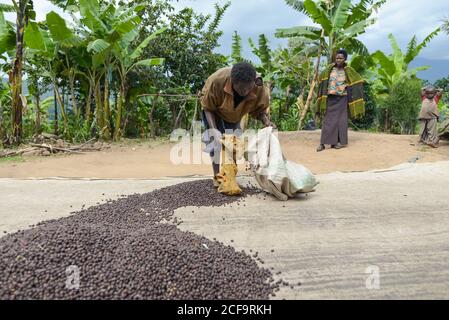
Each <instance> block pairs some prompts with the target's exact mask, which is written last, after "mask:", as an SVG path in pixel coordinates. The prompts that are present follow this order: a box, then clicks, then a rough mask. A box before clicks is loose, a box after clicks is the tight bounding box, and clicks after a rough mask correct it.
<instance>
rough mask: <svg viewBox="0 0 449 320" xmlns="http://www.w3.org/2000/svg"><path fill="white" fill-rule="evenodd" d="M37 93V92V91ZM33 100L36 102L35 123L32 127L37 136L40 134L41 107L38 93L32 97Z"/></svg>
mask: <svg viewBox="0 0 449 320" xmlns="http://www.w3.org/2000/svg"><path fill="white" fill-rule="evenodd" d="M37 92H39V89H38V90H37ZM34 99H35V101H36V123H35V125H34V131H35V133H36V134H39V133H40V132H41V107H40V96H39V93H37V94H36V95H35V96H34Z"/></svg>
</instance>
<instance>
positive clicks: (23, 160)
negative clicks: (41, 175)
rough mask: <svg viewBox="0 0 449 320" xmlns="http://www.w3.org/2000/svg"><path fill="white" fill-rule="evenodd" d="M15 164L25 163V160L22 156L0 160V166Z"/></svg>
mask: <svg viewBox="0 0 449 320" xmlns="http://www.w3.org/2000/svg"><path fill="white" fill-rule="evenodd" d="M15 162H25V159H24V158H23V157H22V156H12V157H5V158H0V164H2V163H15Z"/></svg>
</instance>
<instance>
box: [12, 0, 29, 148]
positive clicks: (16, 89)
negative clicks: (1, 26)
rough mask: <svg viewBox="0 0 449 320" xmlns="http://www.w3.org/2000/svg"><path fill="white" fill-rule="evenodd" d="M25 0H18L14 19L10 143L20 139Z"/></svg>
mask: <svg viewBox="0 0 449 320" xmlns="http://www.w3.org/2000/svg"><path fill="white" fill-rule="evenodd" d="M27 3H28V1H27V0H20V1H19V7H18V11H17V19H16V32H17V34H16V58H15V59H14V63H13V64H14V65H13V70H12V82H11V87H12V90H11V91H12V112H11V117H12V119H11V120H12V123H11V124H12V136H11V139H12V141H11V142H12V143H13V144H17V145H18V144H20V142H21V139H22V109H23V105H22V99H21V95H22V72H23V36H24V31H25V20H26V15H25V9H26V6H27Z"/></svg>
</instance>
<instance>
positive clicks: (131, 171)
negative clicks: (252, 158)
mask: <svg viewBox="0 0 449 320" xmlns="http://www.w3.org/2000/svg"><path fill="white" fill-rule="evenodd" d="M279 138H280V141H281V144H282V147H283V152H284V154H285V156H286V157H287V159H289V160H291V161H294V162H297V163H300V164H302V165H304V166H306V167H307V168H309V169H310V170H312V172H313V173H315V174H323V173H330V172H336V171H340V172H353V171H367V170H375V169H384V168H389V167H392V166H395V165H398V164H401V163H406V162H417V163H422V162H435V161H444V160H449V142H447V141H442V142H441V145H440V148H438V149H431V148H429V147H426V146H422V145H418V144H417V143H416V141H417V136H397V135H386V134H373V133H366V132H352V131H351V132H350V133H349V139H350V145H349V147H348V148H345V149H341V150H334V149H326V150H325V151H324V152H320V153H318V152H316V147H317V146H318V144H319V140H320V131H313V132H312V131H301V132H282V133H280V134H279ZM174 145H175V144H174V143H169V142H160V141H159V142H153V141H147V142H142V143H132V144H131V145H130V144H121V145H114V146H113V147H112V148H111V149H109V150H105V151H101V152H94V153H87V154H82V155H61V156H52V157H46V158H44V157H29V158H24V161H22V162H10V161H0V177H1V178H29V177H35V178H43V177H65V178H82V177H89V178H101V179H110V178H116V179H120V178H138V179H152V178H159V177H183V176H191V175H210V174H211V168H210V165H208V164H200V165H193V164H190V165H173V164H172V162H171V161H170V151H171V149H172V147H173V146H174ZM203 155H204V156H206V154H204V153H203ZM205 158H207V157H205Z"/></svg>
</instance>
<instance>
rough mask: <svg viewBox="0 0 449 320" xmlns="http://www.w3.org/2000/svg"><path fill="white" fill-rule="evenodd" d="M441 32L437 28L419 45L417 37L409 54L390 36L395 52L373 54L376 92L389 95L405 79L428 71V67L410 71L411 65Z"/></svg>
mask: <svg viewBox="0 0 449 320" xmlns="http://www.w3.org/2000/svg"><path fill="white" fill-rule="evenodd" d="M439 32H440V28H437V29H436V30H434V31H433V32H431V33H430V34H429V35H428V36H427V37H426V38H425V39H424V40H423V41H422V42H421V43H420V44H417V39H416V36H413V38H412V39H411V40H410V42H409V44H408V46H407V52H406V53H405V54H404V53H403V52H402V50H401V49H400V48H399V45H398V43H397V41H396V38H395V37H394V36H393V34H389V35H388V38H389V39H390V44H391V47H392V49H393V52H392V53H391V54H390V55H389V56H386V55H385V53H383V52H382V51H376V52H374V53H373V54H372V56H371V57H372V59H373V61H374V62H375V64H374V66H373V67H372V71H373V72H374V73H375V81H376V84H375V86H376V91H377V93H378V94H382V93H388V92H389V91H390V90H391V88H392V87H393V86H394V85H395V84H396V83H397V82H398V81H400V80H401V79H402V78H404V77H408V78H410V77H414V76H416V74H417V73H418V72H419V71H423V70H427V69H428V68H429V67H428V66H423V67H417V68H414V69H409V65H410V63H411V62H412V61H413V60H414V59H415V58H416V57H417V56H418V55H419V53H420V52H421V50H422V49H423V48H425V47H426V46H427V44H428V43H429V41H430V40H431V39H433V38H434V37H435V36H436V35H437V34H438V33H439Z"/></svg>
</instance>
